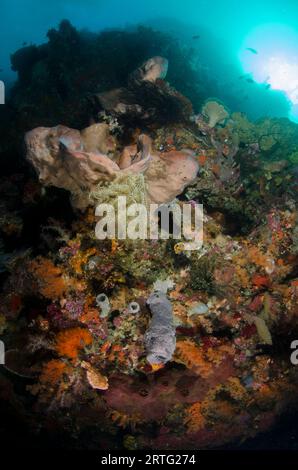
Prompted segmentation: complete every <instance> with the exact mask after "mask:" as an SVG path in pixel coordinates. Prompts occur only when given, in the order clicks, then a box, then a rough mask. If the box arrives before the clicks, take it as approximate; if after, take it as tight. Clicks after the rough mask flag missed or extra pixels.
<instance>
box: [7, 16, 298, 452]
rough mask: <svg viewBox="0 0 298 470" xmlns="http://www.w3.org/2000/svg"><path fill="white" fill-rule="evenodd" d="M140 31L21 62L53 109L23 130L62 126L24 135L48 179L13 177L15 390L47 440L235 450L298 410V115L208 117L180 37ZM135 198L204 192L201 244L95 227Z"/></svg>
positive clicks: (36, 52) (44, 48) (10, 315)
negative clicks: (121, 202) (99, 217)
mask: <svg viewBox="0 0 298 470" xmlns="http://www.w3.org/2000/svg"><path fill="white" fill-rule="evenodd" d="M141 31H142V32H143V34H144V42H143V43H142V46H141V45H139V44H138V41H137V40H136V39H137V38H138V37H139V34H140V33H137V32H130V33H128V32H127V33H124V32H119V37H118V38H117V40H116V39H115V37H114V36H115V34H116V33H114V32H113V33H112V32H106V33H103V34H102V35H100V38H101V41H102V42H101V41H99V42H98V45H97V46H96V47H95V42H96V41H95V39H96V38H98V36H97V35H88V34H87V33H86V34H83V33H78V32H77V31H76V30H75V29H74V28H73V27H72V26H71V25H70V24H69V23H68V22H63V23H62V24H61V26H60V28H59V30H57V31H56V30H51V31H50V32H49V35H48V36H49V43H48V44H46V45H41V46H30V47H29V48H25V49H24V50H21V51H20V52H18V53H16V54H15V55H14V56H13V57H12V61H13V65H14V68H15V69H16V70H17V71H18V73H19V81H18V83H17V85H16V89H15V90H14V93H13V101H14V102H15V101H16V100H17V99H18V100H19V102H20V103H24V87H25V86H26V87H27V88H28V101H29V102H30V103H32V106H33V108H34V106H36V104H37V106H38V109H35V110H31V111H30V110H28V111H27V112H28V113H29V114H28V115H29V117H28V122H27V121H26V126H27V127H26V126H25V127H24V122H23V123H22V121H24V120H25V116H26V114H25V111H24V109H23V108H22V109H23V111H22V112H21V111H20V114H19V119H20V121H19V122H17V123H16V129H17V130H18V131H19V132H20V129H22V132H23V131H24V132H25V131H26V132H28V131H29V129H30V128H33V127H35V126H47V127H37V128H35V129H34V130H32V131H29V132H28V133H27V134H26V145H27V160H28V161H29V162H30V164H31V166H33V167H34V168H35V170H36V172H37V173H38V177H39V180H37V178H36V177H35V176H34V175H33V173H32V172H31V170H32V168H31V167H30V168H29V166H28V167H26V171H24V172H22V167H20V169H19V171H18V173H17V174H15V173H14V174H10V175H7V176H6V177H5V178H3V179H2V181H1V184H0V195H1V203H0V251H1V253H0V262H1V264H0V282H1V293H0V300H1V310H0V335H1V340H3V341H4V343H5V345H6V349H7V363H6V364H5V367H1V369H0V395H1V398H4V399H5V400H6V403H9V405H10V406H11V407H12V408H13V409H14V410H15V411H14V412H15V413H17V414H19V415H20V417H21V419H22V420H23V422H24V423H25V424H26V425H27V427H28V429H30V433H31V434H32V436H33V437H40V436H44V435H46V436H47V437H49V441H51V442H52V440H53V439H55V436H57V435H60V434H59V433H60V431H62V432H63V435H64V436H67V439H69V442H70V443H71V444H70V445H72V446H73V447H74V448H89V449H90V448H92V449H98V448H103V449H106V448H110V449H119V448H123V447H124V448H126V449H129V450H131V449H144V448H145V449H148V448H152V449H197V448H217V447H220V446H223V445H230V446H231V445H233V446H237V445H238V444H239V443H240V442H243V441H245V440H246V439H248V438H250V437H253V436H255V435H257V434H258V433H261V432H263V431H266V430H268V429H269V428H270V427H271V426H273V425H274V422H275V421H276V420H277V418H278V417H279V416H280V415H281V414H282V413H283V412H284V411H285V410H286V409H295V407H297V400H296V397H297V391H298V380H297V367H295V366H294V365H293V364H292V363H291V361H290V354H291V349H290V344H291V341H292V340H294V339H297V334H298V312H297V299H298V272H297V256H298V232H297V221H298V212H297V211H298V209H297V207H298V206H297V204H298V200H297V194H298V191H297V189H298V188H297V148H298V143H297V135H298V133H297V129H298V128H297V125H296V124H294V123H290V122H289V121H288V120H285V119H269V118H266V119H263V120H260V121H258V122H255V123H252V122H250V121H249V120H248V119H247V117H246V116H244V115H243V114H240V113H232V114H230V113H229V112H228V111H227V109H226V108H225V106H224V105H223V104H222V103H220V102H219V101H217V100H215V99H213V98H212V99H209V100H208V101H207V102H205V104H203V105H202V107H201V109H199V106H198V101H196V100H194V99H193V100H192V101H196V103H194V105H195V111H193V109H192V105H191V104H190V102H189V99H190V98H192V97H193V96H194V95H195V96H197V95H196V93H194V92H193V89H188V91H189V92H190V93H187V85H186V84H185V86H183V83H181V82H179V80H178V79H176V80H175V79H174V78H173V76H172V75H171V64H172V63H174V64H175V67H176V69H177V63H178V64H180V62H179V60H180V61H181V64H180V65H181V67H182V66H183V60H184V56H183V54H181V53H180V52H181V51H180V49H179V48H178V47H177V51H175V50H174V49H175V47H174V44H173V43H171V42H170V46H171V47H167V46H169V41H170V39H168V38H165V37H164V35H163V34H160V35H159V34H157V33H154V34H153V33H152V31H151V30H147V29H144V30H141ZM156 34H157V36H156ZM156 39H158V41H157V43H159V44H160V48H158V50H156V48H154V47H153V46H152V44H153V42H154V40H156ZM122 42H123V44H124V45H123V47H122ZM110 43H112V45H113V44H115V43H117V44H118V45H119V50H120V53H119V54H118V52H116V53H115V54H116V58H115V59H114V58H111V54H110V53H107V52H109V51H110V46H111V44H110ZM127 43H129V44H128V45H127ZM71 44H73V45H74V46H71ZM144 44H146V48H145V46H144ZM78 45H79V46H80V47H78ZM120 45H121V47H120ZM150 45H151V46H152V47H151V46H150ZM162 45H163V47H161V46H162ZM149 46H150V47H149ZM73 47H75V50H77V51H78V55H76V54H69V51H73ZM135 48H136V49H137V50H136V53H135V54H133V53H132V51H133V50H134V49H135ZM145 49H146V50H145ZM53 51H55V53H54V52H53ZM58 52H59V54H60V53H61V56H60V57H59V60H57V56H56V54H58ZM104 52H105V53H106V55H107V56H108V57H106V55H105V54H104ZM167 52H168V54H167ZM122 53H123V57H122V55H121V54H122ZM148 57H151V59H150V60H148ZM164 57H167V59H168V60H169V65H170V67H169V71H168V73H167V66H168V61H167V59H165V58H164ZM120 58H121V60H120ZM178 58H179V60H178ZM118 62H119V63H118ZM88 64H90V67H89V66H88ZM139 64H142V65H141V67H139ZM133 70H135V72H132V71H133ZM99 71H100V73H102V82H101V83H100V84H98V86H97V77H98V74H99ZM185 74H186V76H191V77H192V78H193V75H192V73H191V70H189V64H186V65H185ZM85 76H86V78H84V77H85ZM165 79H167V80H169V83H167V82H166V81H165ZM185 81H186V80H185ZM49 82H50V83H52V88H49V90H50V91H49V95H44V94H41V93H40V86H39V87H37V83H42V84H43V89H45V85H44V84H46V83H49ZM179 85H180V86H179ZM35 86H36V89H37V92H36V96H34V97H33V96H32V95H33V91H32V90H33V89H34V87H35ZM176 89H177V90H179V91H177V90H176ZM77 90H78V92H77ZM115 90H116V91H115ZM119 90H120V91H119ZM87 92H88V93H89V95H88V106H89V108H88V106H87V108H88V109H89V111H88V112H89V114H88V113H87V114H85V112H86V109H85V105H86V103H83V102H84V100H85V99H86V100H87V97H86V96H85V95H84V94H85V93H87ZM181 93H183V94H185V95H186V96H187V98H185V97H184V96H183V95H181ZM45 96H46V98H45ZM49 98H51V99H50V100H49V102H48V101H47V103H46V104H45V103H44V100H45V99H46V100H48V99H49ZM124 98H125V101H123V102H122V99H124ZM205 98H206V97H205V96H204V99H205ZM202 102H203V99H201V100H200V103H202ZM91 103H92V105H91ZM121 103H122V104H123V103H124V105H125V106H124V108H123V107H122V106H120V109H119V104H121ZM73 107H77V109H76V111H75V112H73V113H72V109H73ZM81 107H84V109H85V111H84V113H83V115H81V111H82V108H81ZM94 107H95V109H94ZM45 108H47V109H49V116H48V118H47V119H46V118H45V112H44V110H45ZM90 108H92V110H93V111H94V116H93V119H94V122H93V123H92V124H91V125H90V122H86V119H85V117H86V116H88V117H90V114H91V111H90ZM123 110H124V112H123ZM176 111H177V114H176ZM195 112H196V113H198V114H194V113H195ZM29 118H30V119H29ZM59 122H61V123H63V125H58V126H57V123H59ZM53 126H56V127H53ZM68 126H71V127H68ZM76 129H82V130H76ZM22 137H23V133H22ZM18 138H20V136H19V137H18ZM24 165H25V163H24ZM45 187H46V188H47V189H46V190H45ZM63 190H66V191H68V193H66V191H63ZM69 193H70V201H71V203H72V206H71V204H69V200H68V197H69ZM119 195H122V196H123V195H125V196H126V197H127V202H128V204H130V203H133V202H137V203H143V204H145V205H149V204H150V203H156V204H158V205H162V204H164V205H169V206H170V205H171V203H172V202H173V200H174V201H175V203H176V204H180V205H182V204H187V205H188V207H189V206H190V207H195V206H196V205H197V204H198V203H200V204H203V206H204V213H203V216H204V243H203V246H202V247H200V249H198V250H195V251H193V252H190V251H188V250H187V249H185V245H184V243H183V242H181V243H177V240H175V239H174V238H173V237H170V238H169V239H168V240H164V239H157V240H150V239H144V240H142V239H139V240H121V239H118V238H117V237H116V236H115V238H114V239H111V240H109V239H105V240H98V239H97V238H96V236H95V227H96V215H95V206H96V205H97V204H98V203H100V202H105V203H106V202H108V203H110V204H112V205H113V207H116V201H117V196H119ZM72 208H73V209H80V210H75V211H74V210H72ZM174 223H175V220H174V218H173V220H172V225H173V226H174ZM31 434H30V435H31Z"/></svg>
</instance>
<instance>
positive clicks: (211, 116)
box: [201, 100, 229, 128]
mask: <svg viewBox="0 0 298 470" xmlns="http://www.w3.org/2000/svg"><path fill="white" fill-rule="evenodd" d="M201 112H202V114H203V116H204V117H205V118H206V119H207V120H208V126H209V127H211V128H213V127H215V126H216V125H217V124H223V123H224V122H225V120H226V119H227V118H228V117H229V112H228V111H227V109H226V108H225V107H224V105H223V104H221V103H220V102H218V101H216V100H207V101H206V103H205V104H204V106H203V107H202V111H201Z"/></svg>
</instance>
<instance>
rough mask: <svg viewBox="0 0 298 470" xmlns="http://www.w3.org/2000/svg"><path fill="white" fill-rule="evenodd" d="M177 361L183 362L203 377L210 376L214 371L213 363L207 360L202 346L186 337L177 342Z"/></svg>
mask: <svg viewBox="0 0 298 470" xmlns="http://www.w3.org/2000/svg"><path fill="white" fill-rule="evenodd" d="M176 361H177V362H182V363H183V364H185V365H186V366H187V367H188V368H189V369H192V370H194V371H195V372H196V373H197V374H198V375H200V376H201V377H204V378H206V377H208V376H209V375H210V374H211V372H212V367H213V366H212V364H211V363H209V362H208V361H206V359H205V357H204V352H203V350H202V348H200V347H199V346H197V345H196V344H195V343H194V342H193V341H191V340H189V339H186V340H181V341H178V342H177V345H176Z"/></svg>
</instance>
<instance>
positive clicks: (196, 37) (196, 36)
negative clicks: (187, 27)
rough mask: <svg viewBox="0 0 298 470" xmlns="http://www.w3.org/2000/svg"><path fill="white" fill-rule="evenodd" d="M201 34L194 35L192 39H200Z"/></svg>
mask: <svg viewBox="0 0 298 470" xmlns="http://www.w3.org/2000/svg"><path fill="white" fill-rule="evenodd" d="M200 38H201V36H200V35H199V34H196V35H195V36H193V37H192V39H194V40H196V39H200Z"/></svg>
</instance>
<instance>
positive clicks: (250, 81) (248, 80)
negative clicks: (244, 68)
mask: <svg viewBox="0 0 298 470" xmlns="http://www.w3.org/2000/svg"><path fill="white" fill-rule="evenodd" d="M246 81H247V83H255V82H254V80H253V79H252V78H247V79H246Z"/></svg>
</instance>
